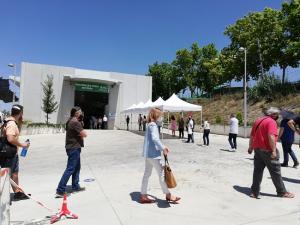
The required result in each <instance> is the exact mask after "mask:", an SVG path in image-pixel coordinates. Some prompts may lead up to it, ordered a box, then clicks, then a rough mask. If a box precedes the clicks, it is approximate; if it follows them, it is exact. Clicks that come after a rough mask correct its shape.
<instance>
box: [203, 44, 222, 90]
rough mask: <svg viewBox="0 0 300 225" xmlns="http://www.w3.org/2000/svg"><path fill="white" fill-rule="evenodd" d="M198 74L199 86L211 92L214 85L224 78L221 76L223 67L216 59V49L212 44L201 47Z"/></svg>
mask: <svg viewBox="0 0 300 225" xmlns="http://www.w3.org/2000/svg"><path fill="white" fill-rule="evenodd" d="M198 74H199V77H200V83H199V87H200V88H201V89H202V90H203V91H205V92H207V93H211V92H212V91H213V90H214V88H215V87H216V86H218V85H220V84H222V83H223V81H224V80H223V79H222V78H221V77H222V74H223V67H222V63H221V62H220V60H218V50H217V49H216V47H215V45H214V44H209V45H206V46H204V47H203V48H202V57H201V60H200V66H199V70H198Z"/></svg>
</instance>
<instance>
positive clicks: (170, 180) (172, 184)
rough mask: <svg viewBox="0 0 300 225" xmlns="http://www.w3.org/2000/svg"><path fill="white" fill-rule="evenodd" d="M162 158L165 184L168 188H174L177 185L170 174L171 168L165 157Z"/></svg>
mask: <svg viewBox="0 0 300 225" xmlns="http://www.w3.org/2000/svg"><path fill="white" fill-rule="evenodd" d="M164 156H165V166H164V172H165V182H166V184H167V187H168V188H174V187H176V186H177V183H176V180H175V177H174V175H173V173H172V170H171V167H170V165H169V161H168V157H167V156H166V155H164Z"/></svg>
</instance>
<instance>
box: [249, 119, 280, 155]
mask: <svg viewBox="0 0 300 225" xmlns="http://www.w3.org/2000/svg"><path fill="white" fill-rule="evenodd" d="M257 126H258V127H257ZM270 134H273V135H274V136H275V142H277V138H278V130H277V123H276V121H275V120H274V119H272V118H271V117H269V116H265V117H262V118H259V119H257V120H256V121H255V123H254V125H253V127H252V130H251V136H252V148H254V149H256V148H260V149H265V150H267V151H272V149H271V146H270V144H269V138H268V135H270Z"/></svg>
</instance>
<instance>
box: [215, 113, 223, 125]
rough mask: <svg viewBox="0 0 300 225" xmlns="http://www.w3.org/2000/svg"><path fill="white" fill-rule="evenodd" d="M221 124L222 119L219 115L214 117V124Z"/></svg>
mask: <svg viewBox="0 0 300 225" xmlns="http://www.w3.org/2000/svg"><path fill="white" fill-rule="evenodd" d="M221 123H222V118H221V117H220V116H219V115H217V116H216V124H221Z"/></svg>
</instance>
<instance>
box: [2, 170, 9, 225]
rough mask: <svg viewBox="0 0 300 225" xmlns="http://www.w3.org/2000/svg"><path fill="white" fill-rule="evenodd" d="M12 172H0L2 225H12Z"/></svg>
mask: <svg viewBox="0 0 300 225" xmlns="http://www.w3.org/2000/svg"><path fill="white" fill-rule="evenodd" d="M9 179H10V170H9V168H2V169H1V170H0V225H9V224H10V182H9Z"/></svg>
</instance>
